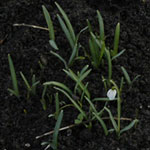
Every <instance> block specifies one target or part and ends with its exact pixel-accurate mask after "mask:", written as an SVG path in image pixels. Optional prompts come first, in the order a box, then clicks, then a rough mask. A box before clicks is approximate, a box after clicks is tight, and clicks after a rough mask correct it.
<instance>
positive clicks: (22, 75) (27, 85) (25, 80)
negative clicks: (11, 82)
mask: <svg viewBox="0 0 150 150" xmlns="http://www.w3.org/2000/svg"><path fill="white" fill-rule="evenodd" d="M20 75H21V77H22V79H23V81H24V83H25V85H26V87H27V90H28V91H31V86H30V85H29V82H28V81H27V79H26V77H25V76H24V74H23V73H22V72H20Z"/></svg>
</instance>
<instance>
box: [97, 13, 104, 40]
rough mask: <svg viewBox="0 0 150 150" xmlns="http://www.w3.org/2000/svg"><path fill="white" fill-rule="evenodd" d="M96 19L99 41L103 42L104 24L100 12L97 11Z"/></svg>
mask: <svg viewBox="0 0 150 150" xmlns="http://www.w3.org/2000/svg"><path fill="white" fill-rule="evenodd" d="M97 17H98V22H99V30H100V39H101V40H102V41H104V39H105V33H104V22H103V18H102V16H101V14H100V12H99V11H98V10H97Z"/></svg>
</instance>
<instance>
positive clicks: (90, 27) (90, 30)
mask: <svg viewBox="0 0 150 150" xmlns="http://www.w3.org/2000/svg"><path fill="white" fill-rule="evenodd" d="M86 22H87V24H88V29H89V32H93V31H92V26H91V23H90V22H89V20H88V19H87V20H86Z"/></svg>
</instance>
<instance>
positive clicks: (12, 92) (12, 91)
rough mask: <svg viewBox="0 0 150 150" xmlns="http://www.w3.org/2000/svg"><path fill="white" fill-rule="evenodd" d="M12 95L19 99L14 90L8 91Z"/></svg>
mask: <svg viewBox="0 0 150 150" xmlns="http://www.w3.org/2000/svg"><path fill="white" fill-rule="evenodd" d="M7 90H8V91H9V92H10V93H11V94H13V95H15V96H16V97H18V95H17V93H16V91H14V90H12V89H9V88H8V89H7Z"/></svg>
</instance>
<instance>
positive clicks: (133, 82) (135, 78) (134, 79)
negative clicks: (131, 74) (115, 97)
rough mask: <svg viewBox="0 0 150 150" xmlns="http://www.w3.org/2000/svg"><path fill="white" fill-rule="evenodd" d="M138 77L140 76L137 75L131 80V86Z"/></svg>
mask: <svg viewBox="0 0 150 150" xmlns="http://www.w3.org/2000/svg"><path fill="white" fill-rule="evenodd" d="M139 77H141V75H137V76H136V77H135V78H134V79H133V80H132V84H133V83H134V82H135V81H136V80H137V79H138V78H139Z"/></svg>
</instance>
